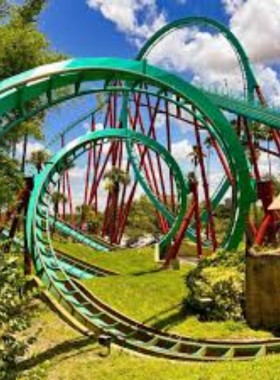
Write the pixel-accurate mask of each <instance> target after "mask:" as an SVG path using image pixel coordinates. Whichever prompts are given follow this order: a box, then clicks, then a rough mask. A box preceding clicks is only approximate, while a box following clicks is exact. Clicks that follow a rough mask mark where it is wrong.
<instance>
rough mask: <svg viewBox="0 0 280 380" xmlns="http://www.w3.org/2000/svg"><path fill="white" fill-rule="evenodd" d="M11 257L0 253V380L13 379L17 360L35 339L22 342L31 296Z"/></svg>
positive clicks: (28, 322) (27, 323) (28, 315)
mask: <svg viewBox="0 0 280 380" xmlns="http://www.w3.org/2000/svg"><path fill="white" fill-rule="evenodd" d="M19 263H20V260H19V258H17V257H16V256H14V255H4V254H3V253H2V252H1V249H0V379H13V378H14V376H15V375H14V374H15V368H16V364H17V362H18V360H19V359H20V358H21V357H23V356H24V354H25V353H26V351H27V349H28V346H29V345H30V344H31V343H32V342H33V340H34V337H30V338H23V336H21V335H22V334H21V333H22V332H23V331H24V330H26V329H27V328H28V327H30V323H31V316H32V312H33V309H32V306H31V298H32V295H31V294H29V295H26V294H24V292H23V290H24V287H25V285H26V279H25V277H24V275H23V270H22V268H21V265H20V264H19Z"/></svg>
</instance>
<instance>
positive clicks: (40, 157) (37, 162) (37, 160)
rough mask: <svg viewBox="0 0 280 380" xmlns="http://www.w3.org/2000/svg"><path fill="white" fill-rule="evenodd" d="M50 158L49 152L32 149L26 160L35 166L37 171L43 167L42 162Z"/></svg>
mask: <svg viewBox="0 0 280 380" xmlns="http://www.w3.org/2000/svg"><path fill="white" fill-rule="evenodd" d="M49 159H50V154H49V152H47V151H46V150H43V149H41V150H34V151H33V152H32V153H31V156H30V159H29V160H28V161H29V162H30V163H31V164H32V165H34V166H35V168H36V169H37V172H38V173H40V171H41V170H42V169H43V166H44V164H45V163H46V162H47V161H48V160H49Z"/></svg>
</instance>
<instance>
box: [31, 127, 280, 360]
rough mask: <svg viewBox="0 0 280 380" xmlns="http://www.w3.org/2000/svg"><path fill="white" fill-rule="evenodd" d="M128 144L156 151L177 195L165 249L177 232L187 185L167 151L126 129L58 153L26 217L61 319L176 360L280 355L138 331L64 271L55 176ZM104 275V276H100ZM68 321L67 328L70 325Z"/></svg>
mask: <svg viewBox="0 0 280 380" xmlns="http://www.w3.org/2000/svg"><path fill="white" fill-rule="evenodd" d="M115 138H120V139H129V140H130V141H132V142H133V143H137V142H140V143H141V144H143V145H144V146H147V147H148V148H150V149H152V150H155V151H156V152H157V153H159V154H160V156H162V158H163V159H164V160H165V162H166V163H167V164H168V166H169V167H170V169H171V170H172V172H173V174H174V177H175V181H176V184H177V186H178V189H179V190H180V191H179V201H180V203H179V204H180V207H179V212H178V216H177V219H176V220H175V222H174V225H173V226H172V228H171V230H170V233H169V234H168V238H166V237H165V238H164V244H169V243H170V239H171V238H172V236H174V234H175V233H176V232H177V231H178V229H179V227H180V224H181V222H182V219H183V217H184V214H185V208H186V193H187V189H186V187H185V181H184V178H183V176H182V173H181V171H180V168H179V166H178V164H177V163H176V161H175V160H174V159H173V158H172V156H170V154H169V153H168V151H167V150H166V149H165V148H164V147H162V146H161V145H160V144H158V143H157V142H156V141H155V140H152V139H149V138H148V137H147V136H144V135H142V134H139V133H136V132H133V131H130V130H128V129H119V130H116V129H109V130H105V131H98V132H93V133H90V134H88V135H86V136H83V137H81V138H79V139H77V140H76V141H75V142H73V143H72V144H71V145H69V146H66V147H65V148H63V149H62V150H61V151H60V152H59V153H57V154H56V155H55V156H54V157H53V159H52V161H51V162H49V163H48V164H47V165H46V166H45V168H44V170H43V171H42V172H41V173H40V174H39V175H38V176H37V178H36V182H35V188H34V191H33V193H32V197H31V200H30V204H29V208H28V215H27V225H26V228H27V236H28V246H29V250H30V252H31V253H32V257H33V262H34V266H35V269H36V272H37V274H38V275H39V277H40V278H41V280H42V281H43V283H44V285H45V286H46V287H47V289H48V291H49V292H50V293H51V294H52V297H55V299H56V300H58V301H59V304H60V306H61V307H63V309H64V311H63V312H61V311H60V312H61V314H62V315H63V316H64V318H66V320H67V318H69V320H70V321H72V319H73V318H74V319H75V321H78V323H79V324H81V325H82V326H84V329H83V330H82V331H83V333H84V334H88V335H90V334H91V333H92V332H94V333H97V334H98V333H101V332H106V334H108V335H110V336H111V338H112V340H113V342H114V343H116V344H118V345H121V346H124V347H127V348H129V349H132V350H135V351H138V352H141V353H145V354H149V355H154V356H160V357H166V358H169V359H176V360H207V361H214V360H228V359H230V360H246V359H251V358H253V357H260V356H263V355H265V354H267V353H272V352H279V351H280V342H279V340H277V339H274V340H273V339H272V340H268V341H260V342H249V343H240V342H226V343H220V342H217V341H206V340H205V341H202V340H200V341H195V340H192V339H190V338H186V337H182V336H178V335H174V334H168V333H164V332H159V331H156V330H153V329H151V328H149V327H147V326H145V325H141V324H139V323H138V322H136V321H133V320H132V319H130V318H127V317H125V316H124V315H122V314H120V313H118V312H116V311H114V310H113V309H111V308H110V307H109V306H108V305H106V304H104V303H103V302H102V301H100V300H99V299H98V298H97V297H96V296H94V295H93V294H91V293H89V292H88V291H87V290H86V289H85V288H84V287H83V285H81V284H80V283H77V282H76V281H75V279H73V278H72V277H71V274H70V276H69V275H68V273H67V272H66V271H65V270H64V269H63V266H62V265H61V263H60V262H59V261H58V260H57V257H56V254H55V252H54V250H53V248H52V243H51V238H50V232H49V221H48V218H49V213H48V205H49V202H48V199H49V196H50V191H51V190H50V186H53V185H54V186H55V183H56V182H57V181H58V179H59V176H60V175H61V173H62V172H63V170H64V169H65V168H67V167H68V164H69V161H70V162H72V161H73V160H75V159H76V158H77V157H78V156H80V155H81V154H83V153H84V152H85V151H86V150H88V149H90V147H91V143H92V142H93V143H94V142H96V141H98V140H100V139H115ZM103 275H106V273H105V274H103ZM70 321H69V323H70Z"/></svg>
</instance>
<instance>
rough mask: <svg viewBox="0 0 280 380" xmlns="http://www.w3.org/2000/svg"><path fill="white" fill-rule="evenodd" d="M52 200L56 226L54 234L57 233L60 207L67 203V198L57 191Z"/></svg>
mask: <svg viewBox="0 0 280 380" xmlns="http://www.w3.org/2000/svg"><path fill="white" fill-rule="evenodd" d="M51 200H52V203H53V206H54V224H53V233H54V232H55V224H56V222H57V217H58V212H59V205H60V204H65V203H67V197H66V196H65V195H64V194H63V193H60V192H59V191H55V192H53V193H52V196H51Z"/></svg>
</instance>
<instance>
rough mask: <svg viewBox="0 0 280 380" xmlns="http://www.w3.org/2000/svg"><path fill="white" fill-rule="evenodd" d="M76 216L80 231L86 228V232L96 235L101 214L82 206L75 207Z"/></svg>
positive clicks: (85, 205)
mask: <svg viewBox="0 0 280 380" xmlns="http://www.w3.org/2000/svg"><path fill="white" fill-rule="evenodd" d="M76 216H77V217H78V223H79V225H80V228H81V230H83V229H84V225H85V224H86V228H87V231H88V232H91V233H93V234H96V233H97V232H98V230H99V228H100V226H101V221H102V214H101V213H97V212H95V210H94V209H93V207H92V206H90V205H88V204H85V203H84V204H82V205H80V206H77V207H76Z"/></svg>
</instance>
